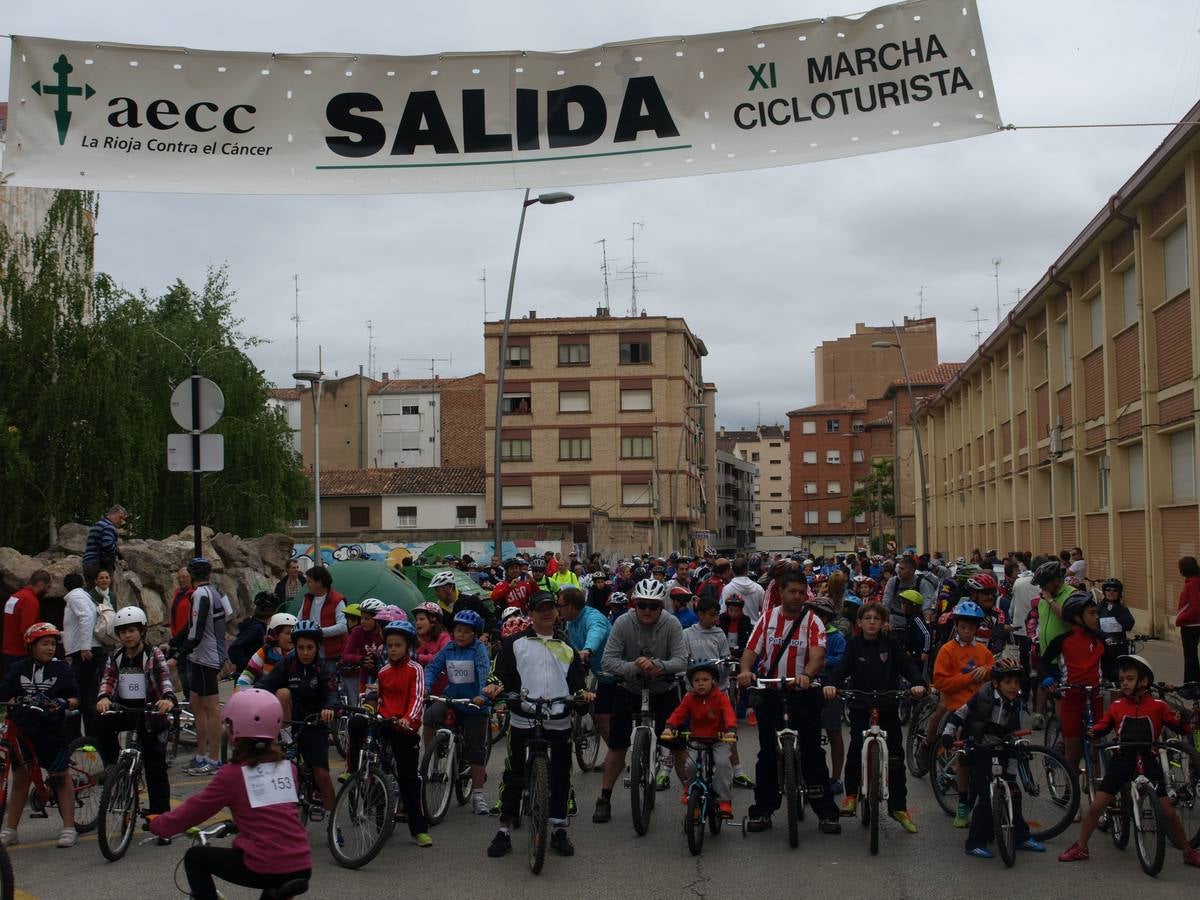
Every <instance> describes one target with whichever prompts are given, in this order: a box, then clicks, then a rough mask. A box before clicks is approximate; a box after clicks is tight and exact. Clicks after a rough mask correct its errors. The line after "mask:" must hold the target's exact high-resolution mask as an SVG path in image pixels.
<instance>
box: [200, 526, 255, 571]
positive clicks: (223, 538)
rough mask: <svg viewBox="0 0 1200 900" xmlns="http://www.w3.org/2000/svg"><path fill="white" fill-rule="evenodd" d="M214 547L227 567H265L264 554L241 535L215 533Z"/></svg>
mask: <svg viewBox="0 0 1200 900" xmlns="http://www.w3.org/2000/svg"><path fill="white" fill-rule="evenodd" d="M212 544H213V549H215V550H216V551H217V554H218V555H219V556H220V557H221V561H222V562H224V564H225V568H227V569H234V568H239V569H254V570H256V571H258V570H261V569H262V568H263V560H262V555H261V554H260V553H259V552H258V548H257V547H255V546H254V545H253V544H252V543H251V542H249V541H243V540H242V539H241V538H240V537H238V536H237V535H234V534H225V533H224V532H222V533H220V534H214V535H213V539H212Z"/></svg>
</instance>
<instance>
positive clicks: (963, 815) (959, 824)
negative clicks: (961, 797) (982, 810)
mask: <svg viewBox="0 0 1200 900" xmlns="http://www.w3.org/2000/svg"><path fill="white" fill-rule="evenodd" d="M970 824H971V807H970V806H968V805H967V804H966V803H960V804H958V806H956V807H955V808H954V827H955V828H966V827H967V826H968V825H970Z"/></svg>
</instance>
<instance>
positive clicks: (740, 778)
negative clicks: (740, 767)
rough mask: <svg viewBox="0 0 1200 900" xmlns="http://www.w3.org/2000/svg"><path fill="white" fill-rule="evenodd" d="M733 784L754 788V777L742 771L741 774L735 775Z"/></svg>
mask: <svg viewBox="0 0 1200 900" xmlns="http://www.w3.org/2000/svg"><path fill="white" fill-rule="evenodd" d="M733 786H734V787H739V788H753V787H754V779H752V778H751V777H750V776H749V775H747V774H746V773H745V772H742V773H741V774H738V775H734V776H733Z"/></svg>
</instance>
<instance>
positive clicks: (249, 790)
mask: <svg viewBox="0 0 1200 900" xmlns="http://www.w3.org/2000/svg"><path fill="white" fill-rule="evenodd" d="M242 778H243V779H245V782H246V796H247V798H249V800H250V805H251V806H252V807H254V808H255V809H258V808H259V807H263V806H275V805H276V804H278V803H296V802H297V799H298V798H297V796H296V778H295V774H294V770H293V769H292V764H291V763H290V762H288V761H287V760H280V761H279V762H274V763H263V764H262V765H258V766H243V767H242Z"/></svg>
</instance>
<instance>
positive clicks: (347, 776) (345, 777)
mask: <svg viewBox="0 0 1200 900" xmlns="http://www.w3.org/2000/svg"><path fill="white" fill-rule="evenodd" d="M353 777H354V773H353V772H343V773H342V774H341V775H339V776H338V777H337V780H338V784H345V783H346V782H347V781H349V780H350V779H351V778H353Z"/></svg>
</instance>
